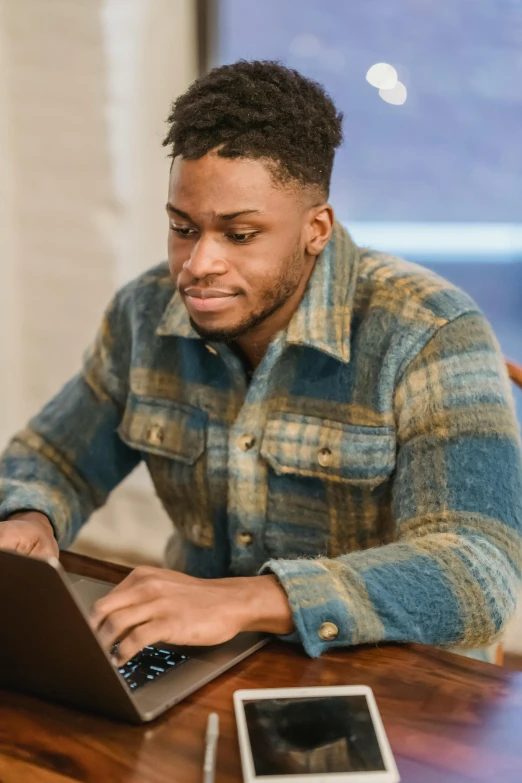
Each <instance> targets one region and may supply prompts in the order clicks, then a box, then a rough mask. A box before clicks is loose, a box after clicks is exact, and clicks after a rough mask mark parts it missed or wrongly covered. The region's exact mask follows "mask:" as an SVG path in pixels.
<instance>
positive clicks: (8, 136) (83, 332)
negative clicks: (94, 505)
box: [0, 0, 196, 563]
mask: <svg viewBox="0 0 522 783" xmlns="http://www.w3.org/2000/svg"><path fill="white" fill-rule="evenodd" d="M195 21H196V20H195V3H194V2H193V0H73V1H72V2H71V0H44V1H42V0H16V2H13V0H0V335H1V342H0V363H1V365H0V366H2V368H3V372H2V382H1V385H0V446H3V445H4V444H5V442H6V440H7V438H8V436H9V435H10V434H11V433H12V432H13V431H14V430H15V429H16V428H18V427H20V426H22V425H23V424H24V422H25V420H26V419H27V418H28V417H29V416H30V415H31V414H32V413H34V412H35V411H36V410H37V409H38V408H39V407H40V406H41V405H42V404H43V403H44V402H45V401H46V400H47V399H48V398H49V397H50V396H51V395H53V394H54V393H55V392H56V391H57V389H58V388H59V387H60V385H61V384H62V383H63V382H65V381H66V380H67V378H69V377H70V376H71V375H72V374H73V373H74V372H76V371H77V369H78V368H79V366H80V360H81V354H82V352H83V350H84V349H85V347H86V346H87V345H88V344H89V343H90V341H91V339H92V338H93V336H94V333H95V330H96V328H97V325H98V323H99V321H100V319H101V316H102V312H103V310H104V308H105V305H106V304H107V302H108V301H109V299H110V297H111V296H112V293H113V292H114V290H115V289H116V288H118V287H119V286H121V285H122V284H123V283H125V282H126V281H127V280H129V279H131V278H133V277H135V276H136V275H137V274H139V273H140V272H141V271H143V270H144V269H146V268H147V267H150V266H152V265H154V264H156V263H158V261H160V260H161V259H162V258H164V257H165V253H166V237H167V221H166V217H165V213H164V204H165V201H166V195H167V176H168V160H167V157H166V156H167V151H166V150H165V149H164V148H163V147H162V146H161V140H162V138H163V136H164V134H165V123H164V121H165V119H166V117H167V115H168V113H169V108H170V103H171V101H172V100H173V99H174V98H175V97H176V96H177V95H178V94H179V93H181V92H182V91H183V90H185V89H186V87H187V86H188V84H189V83H190V82H191V81H192V80H193V79H194V78H195V76H196V46H195V41H196V30H195ZM144 531H145V532H144ZM170 532H171V523H170V521H169V520H168V519H167V518H166V516H165V514H164V513H163V511H162V510H161V509H160V507H159V503H158V501H157V500H156V499H155V497H154V495H153V491H152V487H151V484H150V482H149V480H148V477H147V476H146V474H145V473H144V472H140V471H138V472H137V474H135V475H133V476H132V477H130V479H128V480H127V482H126V483H125V485H123V486H122V487H121V488H120V489H118V490H117V491H116V492H115V493H114V495H113V496H112V498H111V500H110V502H109V504H108V506H107V507H106V508H105V509H104V510H103V511H101V512H99V513H98V514H97V515H95V517H94V518H93V519H92V521H91V522H89V524H88V525H87V526H86V527H85V528H84V531H82V534H81V536H80V538H79V539H78V541H77V543H76V545H75V548H76V549H78V550H80V551H84V552H92V553H100V554H101V553H103V554H104V556H105V557H107V558H109V559H111V558H112V559H115V560H123V561H127V562H131V563H136V562H142V561H149V562H159V560H160V558H161V555H162V551H163V547H164V543H165V540H166V538H167V536H168V534H169V533H170Z"/></svg>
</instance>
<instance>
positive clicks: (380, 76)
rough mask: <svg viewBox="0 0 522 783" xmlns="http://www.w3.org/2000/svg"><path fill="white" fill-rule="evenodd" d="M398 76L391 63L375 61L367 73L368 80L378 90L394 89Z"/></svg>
mask: <svg viewBox="0 0 522 783" xmlns="http://www.w3.org/2000/svg"><path fill="white" fill-rule="evenodd" d="M397 78H398V77H397V71H396V70H395V68H394V67H393V65H390V64H389V63H375V65H372V67H371V68H370V69H369V71H368V73H367V74H366V81H367V82H369V83H370V84H371V85H372V87H377V89H378V90H392V89H393V88H394V87H395V85H396V84H397Z"/></svg>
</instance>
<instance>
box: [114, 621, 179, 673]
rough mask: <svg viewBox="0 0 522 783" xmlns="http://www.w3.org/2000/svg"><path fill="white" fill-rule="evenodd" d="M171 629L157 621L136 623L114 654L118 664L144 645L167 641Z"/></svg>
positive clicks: (128, 658) (122, 662) (133, 654)
mask: <svg viewBox="0 0 522 783" xmlns="http://www.w3.org/2000/svg"><path fill="white" fill-rule="evenodd" d="M171 635H172V631H169V629H167V628H166V627H165V624H164V623H162V622H158V621H152V622H149V623H144V624H143V625H138V626H136V628H133V629H132V630H131V631H130V632H129V633H128V634H127V636H126V637H125V639H124V640H123V641H122V642H121V643H120V645H119V647H118V650H117V652H116V655H115V656H114V657H115V658H116V660H117V663H118V665H120V666H121V665H123V664H124V663H127V661H129V660H130V659H131V658H133V657H134V656H135V655H136V653H139V651H140V650H142V649H143V648H144V647H147V645H149V644H157V643H158V642H168V641H169V639H168V638H167V636H169V637H171Z"/></svg>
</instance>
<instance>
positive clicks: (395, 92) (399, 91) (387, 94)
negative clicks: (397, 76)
mask: <svg viewBox="0 0 522 783" xmlns="http://www.w3.org/2000/svg"><path fill="white" fill-rule="evenodd" d="M379 95H380V96H381V98H382V99H383V101H386V103H392V104H393V105H394V106H402V104H403V103H406V98H407V96H408V93H407V91H406V87H405V86H404V84H403V83H402V82H397V83H396V84H395V85H394V86H393V87H392V88H391V90H390V89H384V88H382V87H381V89H380V90H379Z"/></svg>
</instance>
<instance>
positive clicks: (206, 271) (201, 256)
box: [183, 237, 227, 280]
mask: <svg viewBox="0 0 522 783" xmlns="http://www.w3.org/2000/svg"><path fill="white" fill-rule="evenodd" d="M183 269H185V270H186V271H187V272H188V273H189V274H190V275H191V276H192V277H193V278H195V279H197V280H203V279H204V278H205V277H209V276H211V275H223V274H225V272H226V271H227V263H226V261H225V259H224V258H223V248H222V247H220V245H219V243H217V242H214V241H212V239H205V238H204V237H201V238H200V239H199V240H198V242H197V243H196V244H195V245H194V247H193V248H192V252H191V254H190V257H189V258H188V259H187V261H185V263H184V264H183Z"/></svg>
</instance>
